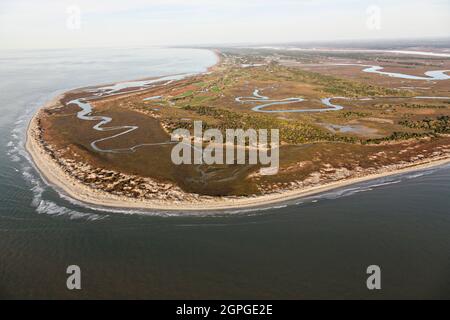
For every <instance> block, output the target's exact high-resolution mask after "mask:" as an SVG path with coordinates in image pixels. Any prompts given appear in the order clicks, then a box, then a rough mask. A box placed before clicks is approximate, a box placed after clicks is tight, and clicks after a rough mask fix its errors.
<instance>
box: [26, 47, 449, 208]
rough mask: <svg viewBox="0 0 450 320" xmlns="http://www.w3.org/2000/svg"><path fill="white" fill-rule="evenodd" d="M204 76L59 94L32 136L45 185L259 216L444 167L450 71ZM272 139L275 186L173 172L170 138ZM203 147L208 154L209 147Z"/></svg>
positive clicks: (132, 203)
mask: <svg viewBox="0 0 450 320" xmlns="http://www.w3.org/2000/svg"><path fill="white" fill-rule="evenodd" d="M215 52H216V54H217V57H218V62H217V64H216V65H215V66H213V67H211V68H210V69H209V70H208V71H207V72H204V73H201V74H195V75H172V76H166V77H161V78H152V79H141V80H136V81H128V82H121V83H115V84H108V85H101V86H95V87H89V88H80V89H76V90H72V91H69V92H66V93H64V94H62V95H60V96H58V97H56V98H55V99H54V100H52V101H50V102H49V103H47V104H46V105H45V106H44V107H42V108H41V109H40V110H39V111H38V112H37V113H36V114H35V115H34V117H33V119H32V120H31V122H30V125H29V128H28V132H27V142H26V148H27V150H28V152H29V153H30V155H31V156H32V159H33V161H34V163H35V165H36V167H37V168H38V169H39V171H40V172H41V173H42V175H43V176H44V177H45V178H46V180H47V181H48V182H50V183H51V184H53V185H54V186H55V187H56V188H58V189H60V190H61V191H63V192H65V193H66V194H68V195H69V196H71V197H73V198H75V199H77V200H80V201H83V202H86V203H89V204H94V205H99V206H105V207H119V208H141V209H149V210H186V211H188V210H196V211H199V210H221V209H228V208H245V207H258V206H264V205H268V204H271V203H277V202H282V201H287V200H291V199H296V198H299V197H303V196H308V195H312V194H315V193H319V192H323V191H326V190H330V189H333V188H338V187H342V186H345V185H348V184H353V183H357V182H361V181H365V180H370V179H375V178H379V177H383V176H387V175H393V174H398V173H402V172H407V171H412V170H419V169H424V168H427V167H431V166H436V165H440V164H444V163H448V162H450V76H448V72H449V70H450V57H447V56H446V55H445V54H442V55H439V54H438V55H436V54H435V55H430V56H424V55H423V52H422V54H421V53H418V54H414V53H411V52H409V53H407V54H405V53H402V52H396V51H386V52H376V53H373V52H367V50H365V51H364V50H361V52H354V51H350V52H343V51H337V52H336V51H334V50H331V49H330V50H320V51H313V50H312V51H307V50H292V48H289V49H286V48H220V49H215ZM194 121H201V122H202V124H203V125H204V127H205V129H207V128H217V129H218V130H220V131H225V130H226V129H227V128H243V129H255V130H259V129H278V130H279V133H280V150H279V156H280V166H279V170H278V172H277V174H275V175H264V174H261V170H260V169H261V168H262V166H261V165H254V164H237V163H236V164H231V165H229V164H213V165H207V164H192V165H187V164H182V165H176V164H174V163H173V162H172V161H171V150H172V148H173V146H174V142H173V141H171V138H170V134H171V132H173V131H174V130H176V129H180V128H183V129H186V130H189V131H190V132H192V130H193V124H194ZM204 143H207V142H206V141H204Z"/></svg>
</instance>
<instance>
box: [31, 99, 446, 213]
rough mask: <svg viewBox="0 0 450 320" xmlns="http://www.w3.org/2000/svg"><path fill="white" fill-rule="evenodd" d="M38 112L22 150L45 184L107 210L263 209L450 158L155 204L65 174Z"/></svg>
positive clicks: (418, 168) (406, 171)
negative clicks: (48, 147)
mask: <svg viewBox="0 0 450 320" xmlns="http://www.w3.org/2000/svg"><path fill="white" fill-rule="evenodd" d="M59 98H60V97H56V98H55V99H53V100H52V101H50V102H49V103H47V105H46V106H44V108H46V107H50V106H52V105H54V104H55V102H57V101H58V100H59ZM41 110H42V109H40V110H39V111H38V112H37V113H36V114H35V115H34V117H33V118H32V119H31V121H30V124H29V126H28V129H27V140H26V150H27V151H28V152H29V154H30V155H31V158H32V160H33V162H34V164H35V166H36V168H37V169H38V170H39V172H40V173H41V175H42V177H43V178H44V180H46V182H47V183H49V184H50V185H52V186H53V187H55V188H56V189H57V190H58V191H60V192H63V193H65V194H67V195H68V196H70V197H72V198H73V199H76V200H79V201H81V202H84V203H87V204H91V205H95V206H101V207H111V208H133V209H147V210H164V211H179V210H180V209H182V210H183V211H205V210H206V211H217V210H226V209H243V208H255V207H266V206H269V205H273V204H277V203H281V202H285V201H289V200H293V199H298V198H302V197H306V196H311V195H315V194H319V193H322V192H325V191H329V190H332V189H336V188H341V187H344V186H348V185H351V184H355V183H360V182H364V181H369V180H374V179H379V178H383V177H388V176H392V175H397V174H402V173H408V172H412V171H418V170H425V169H429V168H432V167H436V166H441V165H444V164H448V163H450V157H449V156H445V157H439V158H433V159H426V160H421V161H420V162H417V163H414V164H408V165H404V166H401V165H397V166H396V168H395V170H386V169H384V171H383V169H381V170H380V172H377V173H374V174H369V175H365V176H359V177H355V178H348V179H343V180H339V181H335V182H330V183H324V184H322V185H316V186H312V187H306V188H303V189H300V190H288V191H281V192H279V193H273V194H266V195H261V196H254V197H205V198H203V197H200V198H199V200H196V201H183V200H180V201H157V200H145V199H142V200H141V199H132V198H126V197H121V196H117V195H113V194H110V193H107V192H104V191H100V190H95V189H93V188H90V187H88V186H86V185H84V184H82V183H81V182H80V181H78V180H76V179H75V178H73V177H71V176H70V175H69V174H68V173H66V172H65V171H64V170H63V169H62V168H61V167H60V166H59V165H58V164H57V163H56V162H55V160H54V159H52V158H51V157H50V156H49V155H48V154H47V152H46V151H45V150H44V149H43V148H42V146H41V145H40V143H39V142H38V141H37V139H36V130H37V123H36V119H37V117H38V115H39V112H41Z"/></svg>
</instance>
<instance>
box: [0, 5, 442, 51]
mask: <svg viewBox="0 0 450 320" xmlns="http://www.w3.org/2000/svg"><path fill="white" fill-rule="evenodd" d="M449 20H450V3H449V2H448V1H445V0H431V1H423V0H412V1H406V0H399V1H396V2H395V3H392V2H391V1H386V0H381V1H365V0H364V1H355V0H341V1H331V0H299V1H294V0H281V1H274V0H263V1H256V0H247V1H237V0H228V1H207V0H190V1H189V0H187V1H182V0H165V1H163V0H149V1H144V0H129V1H126V2H121V1H117V0H113V1H96V2H95V3H94V2H93V1H87V0H78V1H77V0H75V1H66V0H62V1H55V0H39V1H31V0H15V1H13V0H4V1H2V2H1V3H0V41H1V43H2V45H1V48H2V49H51V48H86V47H123V46H176V45H202V44H203V45H206V44H210V45H215V44H240V43H249V44H251V43H254V44H256V43H287V42H291V43H292V42H321V41H322V42H324V41H351V40H358V41H364V40H366V41H367V40H374V41H379V40H382V39H385V40H392V39H418V38H428V39H432V38H447V37H449V35H450V26H449V24H448V21H449Z"/></svg>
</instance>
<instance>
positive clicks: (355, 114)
mask: <svg viewBox="0 0 450 320" xmlns="http://www.w3.org/2000/svg"><path fill="white" fill-rule="evenodd" d="M370 115H371V114H370V113H368V112H359V111H347V112H344V113H342V114H341V115H340V116H341V117H342V118H344V119H347V120H350V119H355V118H364V117H368V116H370Z"/></svg>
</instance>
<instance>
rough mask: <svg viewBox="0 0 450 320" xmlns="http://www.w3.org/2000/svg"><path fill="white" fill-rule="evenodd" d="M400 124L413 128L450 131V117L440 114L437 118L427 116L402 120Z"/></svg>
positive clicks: (442, 131) (441, 131) (434, 131)
mask: <svg viewBox="0 0 450 320" xmlns="http://www.w3.org/2000/svg"><path fill="white" fill-rule="evenodd" d="M399 124H401V125H403V126H405V127H408V128H411V129H421V130H428V131H431V132H433V133H450V117H449V116H439V117H437V118H436V119H430V118H426V119H423V120H418V121H413V120H402V121H400V122H399Z"/></svg>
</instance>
